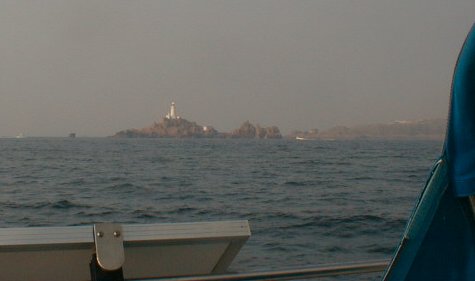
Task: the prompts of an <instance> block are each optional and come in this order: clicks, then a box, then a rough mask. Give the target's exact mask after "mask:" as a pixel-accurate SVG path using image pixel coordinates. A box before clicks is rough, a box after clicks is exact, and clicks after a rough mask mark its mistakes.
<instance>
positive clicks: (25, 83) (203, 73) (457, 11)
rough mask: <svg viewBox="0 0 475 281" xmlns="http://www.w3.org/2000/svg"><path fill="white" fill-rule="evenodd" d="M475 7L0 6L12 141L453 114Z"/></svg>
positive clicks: (384, 1) (4, 119)
mask: <svg viewBox="0 0 475 281" xmlns="http://www.w3.org/2000/svg"><path fill="white" fill-rule="evenodd" d="M474 11H475V1H473V0H452V1H450V2H449V1H446V0H416V1H412V0H400V1H391V0H358V1H353V0H336V1H329V0H318V1H306V0H297V1H294V0H285V1H284V0H241V1H220V0H201V1H184V0H179V1H175V0H173V1H170V0H157V1H144V0H139V1H126V0H119V1H117V0H113V1H111V0H106V1H84V0H73V1H60V0H45V1H1V2H0V61H1V62H2V63H1V65H0V136H16V135H18V134H20V133H23V134H24V135H26V136H67V135H68V134H69V133H71V132H76V133H77V135H78V136H108V135H112V134H114V133H115V132H117V131H120V130H124V129H128V128H142V127H145V126H148V125H150V124H152V123H153V122H154V121H157V120H159V119H160V118H161V117H163V116H164V114H165V112H166V110H167V109H168V105H169V104H170V102H172V101H175V102H177V104H178V105H179V107H180V114H181V115H182V117H184V118H187V119H188V120H193V121H196V122H197V123H199V124H202V125H211V126H214V127H215V128H216V129H218V130H219V131H230V130H232V129H234V128H237V127H238V126H239V125H240V124H241V123H242V122H243V121H245V120H250V121H251V122H252V123H260V124H261V125H263V126H273V125H276V126H279V128H280V129H281V131H282V132H283V133H284V134H286V133H289V132H290V131H292V130H294V129H295V130H309V129H313V128H318V129H326V128H329V127H332V126H335V125H344V126H352V125H357V124H368V123H379V122H383V123H385V122H391V121H394V120H414V119H421V118H444V117H445V116H446V112H447V108H448V105H447V103H448V96H449V90H450V80H451V77H452V70H453V66H454V64H455V61H456V58H457V54H458V51H459V49H460V47H461V45H462V42H463V40H464V38H465V35H466V33H467V32H468V30H469V28H470V26H471V25H472V23H473V21H474V18H473V14H474V13H473V12H474Z"/></svg>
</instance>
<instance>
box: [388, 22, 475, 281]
mask: <svg viewBox="0 0 475 281" xmlns="http://www.w3.org/2000/svg"><path fill="white" fill-rule="evenodd" d="M448 124H449V126H448V130H447V137H446V142H445V147H444V151H443V153H442V156H441V159H440V161H439V162H438V163H437V165H436V167H435V169H434V171H433V173H432V174H431V177H430V178H429V180H428V182H427V184H426V186H425V188H424V191H423V192H422V194H421V197H420V198H419V201H418V202H417V206H416V208H415V210H414V212H413V213H412V215H411V218H410V219H409V222H408V225H407V227H406V231H405V233H404V237H403V239H402V240H401V242H400V244H399V247H398V249H397V252H396V254H395V256H394V257H393V260H392V262H391V264H390V266H389V268H388V270H387V271H386V274H385V276H384V278H383V280H385V281H425V280H428V281H429V280H430V281H469V280H475V219H474V215H473V213H472V209H471V206H470V204H469V200H468V198H467V197H466V196H469V195H475V25H474V26H473V27H472V30H471V31H470V33H469V35H468V36H467V39H466V41H465V44H464V46H463V48H462V51H461V52H460V55H459V60H458V62H457V66H456V69H455V72H454V80H453V84H452V97H451V106H450V114H449V123H448Z"/></svg>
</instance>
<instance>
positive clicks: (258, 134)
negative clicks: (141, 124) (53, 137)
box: [112, 118, 282, 139]
mask: <svg viewBox="0 0 475 281" xmlns="http://www.w3.org/2000/svg"><path fill="white" fill-rule="evenodd" d="M112 137H115V138H245V139H280V138H282V134H281V133H280V130H279V128H278V127H276V126H271V127H261V126H260V125H253V124H252V123H250V122H249V121H246V122H244V123H243V124H242V125H241V126H240V127H239V128H237V129H235V130H233V131H232V132H229V133H223V132H219V131H217V130H216V129H215V128H214V127H212V126H201V125H198V124H197V123H196V122H192V121H188V120H186V119H184V118H179V119H169V118H163V119H162V121H161V122H159V123H154V124H153V125H152V126H149V127H146V128H142V129H128V130H124V131H120V132H117V133H115V134H114V135H113V136H112Z"/></svg>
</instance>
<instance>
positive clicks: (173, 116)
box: [166, 102, 180, 119]
mask: <svg viewBox="0 0 475 281" xmlns="http://www.w3.org/2000/svg"><path fill="white" fill-rule="evenodd" d="M166 118H167V119H180V116H178V115H177V114H176V105H175V102H172V105H171V106H170V111H169V112H168V114H167V116H166Z"/></svg>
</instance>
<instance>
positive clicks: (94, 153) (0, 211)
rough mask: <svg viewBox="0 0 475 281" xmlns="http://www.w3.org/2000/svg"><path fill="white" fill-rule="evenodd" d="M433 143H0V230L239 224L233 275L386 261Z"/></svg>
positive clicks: (434, 150) (433, 154)
mask: <svg viewBox="0 0 475 281" xmlns="http://www.w3.org/2000/svg"><path fill="white" fill-rule="evenodd" d="M441 146H442V143H441V142H437V141H367V140H359V141H293V140H233V139H111V138H75V139H69V138H64V139H63V138H24V139H0V206H1V207H0V218H1V219H0V227H16V226H64V225H82V224H92V223H94V222H101V221H114V222H119V223H159V222H194V221H210V220H229V219H247V220H249V222H250V225H251V231H252V236H251V238H250V239H249V241H248V242H247V243H246V245H245V246H244V248H243V249H242V251H241V252H240V254H239V255H238V256H237V258H236V259H235V261H234V262H233V264H232V265H231V267H230V270H231V271H235V272H246V271H258V270H272V269H282V268H292V267H297V266H310V265H320V264H328V263H341V262H354V261H365V260H377V259H387V258H389V257H390V256H391V254H392V253H393V252H394V249H395V247H396V245H397V243H398V241H399V238H400V237H401V234H402V231H403V229H404V226H405V224H406V221H407V218H408V216H409V214H410V212H411V210H412V208H413V206H414V204H415V200H416V198H417V196H418V195H419V193H420V192H421V190H422V188H423V186H424V183H425V181H426V179H427V177H428V175H429V172H430V169H431V166H432V164H433V163H434V161H435V160H436V159H437V157H438V156H439V154H440V151H441ZM373 277H374V276H373ZM365 278H369V277H365ZM351 280H366V279H364V278H363V279H357V278H352V279H351Z"/></svg>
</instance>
